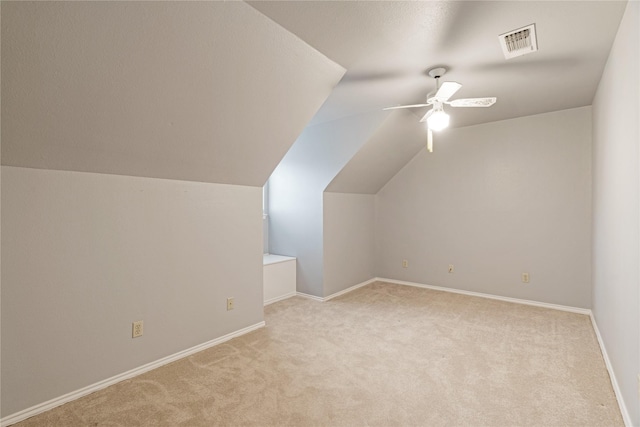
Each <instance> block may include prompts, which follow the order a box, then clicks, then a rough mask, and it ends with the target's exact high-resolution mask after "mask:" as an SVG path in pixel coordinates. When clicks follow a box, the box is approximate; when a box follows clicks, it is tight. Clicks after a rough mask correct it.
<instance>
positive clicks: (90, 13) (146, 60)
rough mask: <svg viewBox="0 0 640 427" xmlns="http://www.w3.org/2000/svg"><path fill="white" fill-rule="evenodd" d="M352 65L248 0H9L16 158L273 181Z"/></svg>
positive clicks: (9, 117)
mask: <svg viewBox="0 0 640 427" xmlns="http://www.w3.org/2000/svg"><path fill="white" fill-rule="evenodd" d="M344 71H345V70H344V68H342V67H341V66H339V65H337V64H336V63H334V62H333V61H331V60H329V59H328V58H327V57H325V56H324V55H323V54H322V53H320V52H318V51H316V50H315V49H313V48H311V47H310V46H309V45H307V44H306V43H305V42H303V41H302V40H300V39H299V38H298V37H296V36H295V35H293V34H291V33H290V32H288V31H286V30H285V29H283V28H282V27H281V26H279V25H277V24H275V23H274V22H272V21H271V20H270V19H268V18H267V17H265V16H264V15H262V14H260V13H259V12H258V11H256V10H255V9H254V8H252V7H250V6H249V5H247V4H246V3H242V2H3V5H2V124H3V126H2V142H3V144H2V162H3V164H4V165H12V166H23V167H33V168H44V169H60V170H74V171H87V172H99V173H111V174H121V175H134V176H147V177H155V178H171V179H181V180H193V181H204V182H216V183H231V184H240V185H253V186H261V185H263V184H264V183H265V181H266V180H267V178H268V177H269V175H270V174H271V172H272V171H273V170H274V169H275V167H276V165H277V164H278V162H279V161H280V160H281V159H282V157H283V156H284V154H285V153H286V152H287V150H288V149H289V147H290V146H291V145H292V144H293V142H294V141H295V139H296V138H297V136H298V135H299V134H300V133H301V132H302V130H303V129H304V127H305V126H306V125H307V123H308V122H309V121H310V120H311V118H312V117H313V116H314V114H315V113H316V111H317V110H318V108H319V107H320V106H321V105H322V103H323V102H324V101H325V99H326V98H327V97H328V95H329V94H330V93H331V91H332V89H333V88H334V86H335V85H336V83H337V82H338V81H339V80H340V78H341V77H342V75H343V74H344Z"/></svg>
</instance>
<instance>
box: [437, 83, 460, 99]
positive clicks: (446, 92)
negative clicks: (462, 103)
mask: <svg viewBox="0 0 640 427" xmlns="http://www.w3.org/2000/svg"><path fill="white" fill-rule="evenodd" d="M461 87H462V85H461V84H460V83H456V82H444V83H442V86H440V89H438V92H436V95H435V96H434V98H435V99H437V100H438V101H441V102H445V101H447V100H449V98H451V97H452V96H453V94H454V93H456V92H457V91H458V89H460V88H461Z"/></svg>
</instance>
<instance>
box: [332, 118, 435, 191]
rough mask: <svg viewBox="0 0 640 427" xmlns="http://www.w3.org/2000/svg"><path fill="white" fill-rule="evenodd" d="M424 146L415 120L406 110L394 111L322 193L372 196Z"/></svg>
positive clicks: (423, 132)
mask: <svg viewBox="0 0 640 427" xmlns="http://www.w3.org/2000/svg"><path fill="white" fill-rule="evenodd" d="M425 143H426V139H425V131H424V126H423V124H422V123H419V122H418V120H417V118H416V116H415V115H413V114H412V113H410V112H408V111H407V110H395V111H393V112H392V113H391V114H390V115H389V116H388V117H387V118H386V119H385V120H384V122H383V123H382V125H381V126H380V127H379V128H378V129H377V131H376V133H375V134H374V135H373V136H371V137H370V138H369V139H368V140H367V141H366V142H365V143H364V144H363V146H362V148H361V149H360V150H359V151H358V152H357V153H356V154H355V155H354V156H353V158H351V160H350V161H349V163H347V165H346V166H345V167H344V168H343V169H342V170H341V171H340V172H339V173H338V174H337V175H336V177H335V178H334V179H333V181H331V183H330V184H329V185H328V186H327V188H326V190H325V191H329V192H335V193H361V194H376V193H377V192H378V191H379V190H380V189H381V188H382V187H383V186H384V185H385V184H386V183H387V181H389V180H390V179H391V178H392V177H393V176H394V175H395V174H396V173H397V172H398V171H399V170H400V169H402V168H403V167H404V165H406V164H407V163H408V162H409V160H411V159H412V158H413V157H414V156H415V155H416V153H418V151H420V150H421V149H423V148H424V146H425Z"/></svg>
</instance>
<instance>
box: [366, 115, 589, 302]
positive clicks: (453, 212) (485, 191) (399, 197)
mask: <svg viewBox="0 0 640 427" xmlns="http://www.w3.org/2000/svg"><path fill="white" fill-rule="evenodd" d="M434 150H435V151H434V153H427V152H426V150H423V151H422V152H420V153H419V154H418V155H417V156H416V157H415V158H414V159H413V160H412V161H411V162H409V164H408V165H407V166H406V167H405V168H404V169H402V170H401V171H400V172H399V173H398V174H397V175H396V176H395V177H394V178H392V179H391V180H390V181H389V182H388V183H387V184H386V186H385V187H383V188H382V190H381V191H380V192H379V193H378V194H377V196H376V221H377V222H376V233H377V235H376V247H377V252H376V267H377V272H376V273H377V275H378V276H380V277H387V278H392V279H398V280H406V281H412V282H417V283H423V284H429V285H435V286H444V287H451V288H456V289H465V290H469V291H475V292H483V293H488V294H494V295H501V296H507V297H513V298H523V299H529V300H535V301H541V302H547V303H555V304H562V305H569V306H575V307H585V308H589V307H590V306H591V286H590V284H591V267H590V264H591V249H590V247H591V109H590V107H583V108H577V109H572V110H564V111H558V112H554V113H547V114H541V115H536V116H529V117H523V118H518V119H511V120H505V121H500V122H493V123H487V124H483V125H477V126H470V127H466V128H458V129H449V130H447V132H446V133H445V132H443V133H441V134H436V135H435V147H434ZM403 259H407V260H408V261H409V268H402V260H403ZM449 264H453V265H454V268H455V272H454V273H453V274H449V273H448V271H447V268H448V265H449ZM522 272H528V273H529V274H530V280H531V281H530V283H529V284H527V285H525V284H523V283H522V282H521V273H522Z"/></svg>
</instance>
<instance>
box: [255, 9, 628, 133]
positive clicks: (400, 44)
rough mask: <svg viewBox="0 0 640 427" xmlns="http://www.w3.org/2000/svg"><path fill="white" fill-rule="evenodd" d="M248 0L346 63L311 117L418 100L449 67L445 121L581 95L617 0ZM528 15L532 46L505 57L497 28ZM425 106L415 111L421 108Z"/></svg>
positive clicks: (605, 45) (557, 106) (616, 18)
mask: <svg viewBox="0 0 640 427" xmlns="http://www.w3.org/2000/svg"><path fill="white" fill-rule="evenodd" d="M249 3H250V4H251V5H252V6H253V7H255V8H256V9H258V10H260V11H261V12H262V13H264V14H265V15H267V16H269V17H270V18H271V19H273V20H274V21H276V22H277V23H279V24H280V25H282V26H283V27H285V28H287V29H288V30H290V31H291V32H293V33H294V34H296V35H298V36H299V37H300V38H302V39H303V40H305V41H307V42H308V43H309V44H310V45H312V46H314V47H315V48H317V49H318V50H320V51H321V52H323V53H324V54H325V55H327V56H328V57H329V58H331V59H334V60H335V61H337V62H338V63H340V64H341V65H343V66H344V67H345V68H347V73H346V74H345V76H344V78H343V79H342V81H341V82H340V84H339V85H338V86H337V87H336V89H335V90H334V91H333V92H332V94H331V96H330V98H329V99H328V100H327V102H326V103H325V104H324V105H323V107H322V109H321V110H320V111H319V112H318V114H317V115H316V116H315V117H314V121H313V123H319V122H326V121H331V120H335V119H337V118H342V117H347V116H350V115H355V114H362V113H366V112H368V111H374V110H379V109H381V108H383V107H386V106H392V105H399V104H416V103H422V102H424V101H425V98H426V95H427V93H428V92H429V91H431V90H433V88H434V86H435V83H434V81H433V79H431V78H430V77H428V76H427V73H426V72H427V71H428V70H429V69H430V68H432V67H435V66H445V67H447V68H448V69H449V71H448V72H447V74H446V76H445V77H444V78H443V81H446V80H449V81H457V82H459V83H462V85H463V86H462V89H460V91H459V92H458V93H457V94H456V96H455V97H456V98H467V97H483V96H496V97H498V102H497V103H496V104H495V105H494V106H493V107H491V108H475V109H472V108H466V109H456V110H455V111H454V112H453V113H452V117H451V125H452V127H459V126H469V125H474V124H479V123H486V122H491V121H496V120H505V119H509V118H514V117H520V116H528V115H532V114H538V113H542V112H549V111H556V110H562V109H568V108H575V107H581V106H585V105H590V104H591V102H592V100H593V97H594V94H595V90H596V87H597V85H598V82H599V80H600V76H601V74H602V70H603V69H604V64H605V62H606V60H607V57H608V55H609V49H610V48H611V45H612V43H613V39H614V37H615V34H616V31H617V28H618V26H619V24H620V20H621V19H622V14H623V13H624V9H625V7H626V4H627V2H626V1H424V2H404V1H382V2H367V1H365V2H348V1H338V2H331V1H252V2H249ZM532 23H535V24H536V29H537V35H538V36H537V40H538V46H539V51H538V52H535V53H532V54H530V55H526V56H521V57H518V58H514V59H510V60H508V61H507V60H505V59H504V56H503V54H502V51H501V49H500V45H499V42H498V35H500V34H502V33H505V32H507V31H510V30H514V29H517V28H520V27H523V26H525V25H529V24H532ZM424 113H425V111H418V114H419V115H423V114H424Z"/></svg>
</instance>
